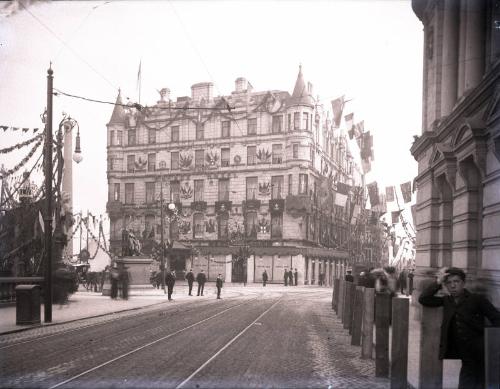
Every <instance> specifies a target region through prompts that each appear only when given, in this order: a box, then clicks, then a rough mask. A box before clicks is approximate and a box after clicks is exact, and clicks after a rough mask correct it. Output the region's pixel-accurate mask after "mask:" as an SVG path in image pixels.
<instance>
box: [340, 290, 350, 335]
mask: <svg viewBox="0 0 500 389" xmlns="http://www.w3.org/2000/svg"><path fill="white" fill-rule="evenodd" d="M351 286H352V282H350V281H346V283H345V299H344V314H343V316H342V323H344V329H350V328H351V321H352V287H351Z"/></svg>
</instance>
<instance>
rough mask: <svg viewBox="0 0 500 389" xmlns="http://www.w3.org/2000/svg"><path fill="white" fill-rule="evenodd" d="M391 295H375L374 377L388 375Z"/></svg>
mask: <svg viewBox="0 0 500 389" xmlns="http://www.w3.org/2000/svg"><path fill="white" fill-rule="evenodd" d="M390 306H391V295H390V294H388V293H377V295H376V296H375V328H376V333H375V377H389V321H390Z"/></svg>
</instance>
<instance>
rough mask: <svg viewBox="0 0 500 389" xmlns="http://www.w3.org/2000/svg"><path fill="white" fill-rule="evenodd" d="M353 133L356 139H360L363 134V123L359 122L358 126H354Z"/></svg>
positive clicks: (362, 121)
mask: <svg viewBox="0 0 500 389" xmlns="http://www.w3.org/2000/svg"><path fill="white" fill-rule="evenodd" d="M353 131H354V136H355V137H356V138H358V137H360V136H361V135H362V134H363V132H365V121H364V120H361V121H360V122H359V123H358V124H356V125H355V126H354V130H353Z"/></svg>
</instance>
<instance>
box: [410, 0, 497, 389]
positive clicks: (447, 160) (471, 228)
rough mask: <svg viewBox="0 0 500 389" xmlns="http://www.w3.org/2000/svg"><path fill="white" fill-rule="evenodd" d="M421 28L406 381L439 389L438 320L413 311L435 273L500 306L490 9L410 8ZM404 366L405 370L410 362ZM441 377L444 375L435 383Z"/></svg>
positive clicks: (432, 312) (426, 1)
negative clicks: (449, 272)
mask: <svg viewBox="0 0 500 389" xmlns="http://www.w3.org/2000/svg"><path fill="white" fill-rule="evenodd" d="M412 7H413V11H414V12H415V14H416V15H417V17H418V18H419V19H420V20H421V21H422V23H423V26H424V50H423V104H422V133H421V135H420V136H418V137H416V140H415V142H414V144H413V146H412V148H411V153H412V155H413V156H414V158H415V159H416V160H417V162H418V175H417V177H416V184H417V188H418V192H417V204H416V207H417V210H416V229H417V252H416V272H415V281H416V288H417V289H416V290H415V292H414V295H413V301H414V303H413V305H412V313H411V321H410V323H411V325H410V328H411V330H410V331H411V334H410V338H411V344H410V363H409V366H413V367H412V368H411V369H409V373H410V374H409V381H410V384H412V386H414V387H422V388H433V387H441V385H442V384H443V382H442V380H443V377H444V380H445V381H446V379H447V377H449V375H447V372H446V366H447V364H445V369H444V370H445V371H444V372H443V364H442V363H441V361H439V360H438V348H439V328H438V327H439V324H440V323H441V320H440V317H438V316H439V315H441V312H440V311H439V310H436V309H428V308H421V307H419V306H417V304H418V303H417V302H416V301H417V297H418V295H419V294H420V292H421V290H422V287H423V286H425V284H426V282H428V280H430V279H432V278H433V277H434V275H435V273H436V271H437V270H438V269H439V268H441V267H448V266H456V267H460V268H462V269H464V270H465V272H466V273H467V284H468V288H469V289H476V291H477V290H478V289H482V290H483V292H484V293H486V294H487V295H488V297H489V298H490V300H491V301H492V302H493V304H494V305H496V306H497V307H498V306H500V287H499V286H500V1H499V0H412ZM411 358H413V359H414V361H412V360H411ZM443 373H444V374H443Z"/></svg>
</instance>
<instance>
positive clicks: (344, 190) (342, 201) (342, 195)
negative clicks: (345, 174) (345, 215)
mask: <svg viewBox="0 0 500 389" xmlns="http://www.w3.org/2000/svg"><path fill="white" fill-rule="evenodd" d="M348 193H349V185H347V184H344V183H342V182H337V192H336V194H335V205H338V206H340V207H345V205H346V203H347V196H348Z"/></svg>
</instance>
